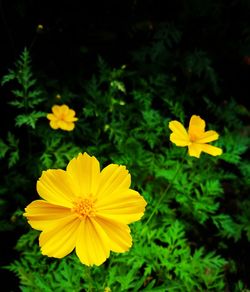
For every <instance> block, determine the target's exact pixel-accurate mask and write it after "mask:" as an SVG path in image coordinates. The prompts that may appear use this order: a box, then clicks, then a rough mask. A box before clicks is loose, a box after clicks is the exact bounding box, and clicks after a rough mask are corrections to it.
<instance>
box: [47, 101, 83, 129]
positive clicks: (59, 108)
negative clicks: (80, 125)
mask: <svg viewBox="0 0 250 292" xmlns="http://www.w3.org/2000/svg"><path fill="white" fill-rule="evenodd" d="M75 114H76V113H75V111H74V110H73V109H70V108H69V107H68V106H67V105H65V104H63V105H53V106H52V113H50V114H47V118H48V119H49V120H50V126H51V128H52V129H54V130H56V129H59V128H60V129H62V130H65V131H72V130H73V129H74V127H75V124H74V122H75V121H77V120H78V118H76V117H75Z"/></svg>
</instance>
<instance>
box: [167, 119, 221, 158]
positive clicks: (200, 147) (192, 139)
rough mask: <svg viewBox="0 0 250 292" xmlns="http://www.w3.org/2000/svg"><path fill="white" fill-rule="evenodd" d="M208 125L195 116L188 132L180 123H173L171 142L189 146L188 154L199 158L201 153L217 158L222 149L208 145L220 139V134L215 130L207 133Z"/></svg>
mask: <svg viewBox="0 0 250 292" xmlns="http://www.w3.org/2000/svg"><path fill="white" fill-rule="evenodd" d="M205 126H206V123H205V121H204V120H203V119H201V118H200V117H199V116H196V115H193V116H192V117H191V119H190V122H189V128H188V131H186V129H185V128H184V126H183V125H182V124H181V123H180V122H178V121H171V122H170V123H169V128H170V130H171V131H172V132H173V133H172V134H171V135H170V141H171V142H173V143H174V144H175V145H176V146H180V147H185V146H188V154H189V155H190V156H194V157H197V158H199V157H200V154H201V152H206V153H208V154H210V155H213V156H217V155H221V154H222V149H221V148H219V147H215V146H212V145H209V144H207V143H209V142H212V141H215V140H217V139H218V138H219V134H218V133H217V132H215V131H213V130H210V131H206V132H205Z"/></svg>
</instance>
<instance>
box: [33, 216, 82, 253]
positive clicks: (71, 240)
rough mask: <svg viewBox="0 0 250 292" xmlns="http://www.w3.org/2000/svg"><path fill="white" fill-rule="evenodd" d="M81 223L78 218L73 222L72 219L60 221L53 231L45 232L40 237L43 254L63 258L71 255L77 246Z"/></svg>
mask: <svg viewBox="0 0 250 292" xmlns="http://www.w3.org/2000/svg"><path fill="white" fill-rule="evenodd" d="M66 219H68V220H66ZM80 223H81V221H80V220H79V219H78V218H76V217H75V218H74V219H73V220H72V217H68V218H64V219H61V220H59V221H58V225H57V226H55V227H54V228H53V229H50V230H49V231H47V230H46V231H43V232H42V233H41V235H40V237H39V245H40V247H41V252H42V254H43V255H47V256H49V257H55V258H62V257H64V256H66V255H68V254H69V253H71V252H72V250H73V249H74V248H75V246H76V240H77V234H78V229H79V226H80Z"/></svg>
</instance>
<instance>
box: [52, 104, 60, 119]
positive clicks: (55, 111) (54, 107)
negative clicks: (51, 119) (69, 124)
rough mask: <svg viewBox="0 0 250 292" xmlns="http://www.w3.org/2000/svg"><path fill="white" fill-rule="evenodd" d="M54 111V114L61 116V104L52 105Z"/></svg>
mask: <svg viewBox="0 0 250 292" xmlns="http://www.w3.org/2000/svg"><path fill="white" fill-rule="evenodd" d="M52 112H53V113H54V115H55V116H56V117H58V116H60V115H61V106H59V105H53V106H52Z"/></svg>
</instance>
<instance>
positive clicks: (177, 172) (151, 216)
mask: <svg viewBox="0 0 250 292" xmlns="http://www.w3.org/2000/svg"><path fill="white" fill-rule="evenodd" d="M185 158H186V154H185V155H184V156H183V157H182V160H181V162H180V163H179V165H178V167H177V169H176V172H175V174H174V176H173V179H172V181H171V182H170V183H169V184H168V185H167V187H166V189H165V190H164V192H163V193H162V195H161V197H160V199H159V201H158V202H157V204H156V206H155V208H154V210H153V212H152V213H151V215H150V216H149V218H148V220H147V221H146V223H145V225H147V224H148V223H149V222H150V221H151V219H152V218H153V216H154V214H155V212H156V210H157V209H158V207H159V205H160V203H161V201H162V200H163V198H164V197H165V195H166V194H167V192H168V190H169V189H170V187H171V186H172V184H173V183H174V181H175V179H176V177H177V175H178V174H179V172H180V170H181V167H182V165H183V161H184V159H185Z"/></svg>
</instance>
